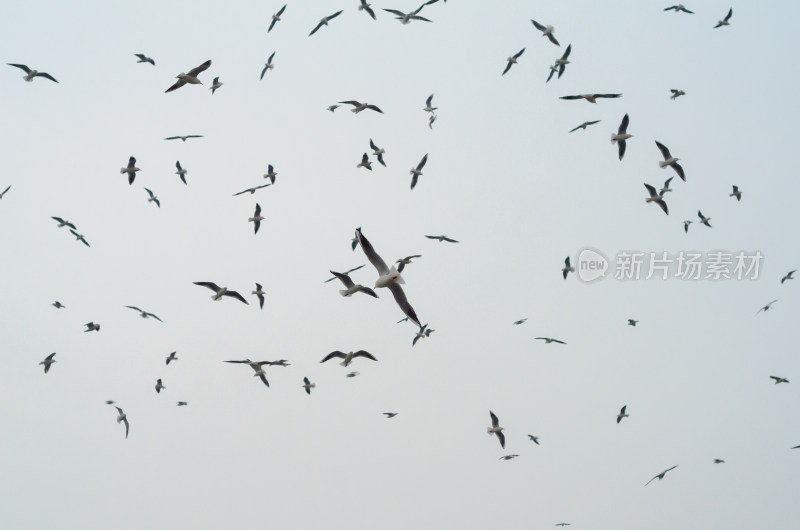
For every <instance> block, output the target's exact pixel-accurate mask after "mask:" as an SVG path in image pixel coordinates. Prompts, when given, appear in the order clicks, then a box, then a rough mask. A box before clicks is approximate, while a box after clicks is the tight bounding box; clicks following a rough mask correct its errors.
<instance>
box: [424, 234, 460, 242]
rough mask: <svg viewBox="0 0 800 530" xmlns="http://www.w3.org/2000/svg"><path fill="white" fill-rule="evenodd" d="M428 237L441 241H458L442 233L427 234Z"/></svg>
mask: <svg viewBox="0 0 800 530" xmlns="http://www.w3.org/2000/svg"><path fill="white" fill-rule="evenodd" d="M425 237H427V238H428V239H436V240H438V241H439V243H441V242H442V241H447V242H448V243H458V241H456V240H455V239H450V238H449V237H447V236H445V235H442V236H425Z"/></svg>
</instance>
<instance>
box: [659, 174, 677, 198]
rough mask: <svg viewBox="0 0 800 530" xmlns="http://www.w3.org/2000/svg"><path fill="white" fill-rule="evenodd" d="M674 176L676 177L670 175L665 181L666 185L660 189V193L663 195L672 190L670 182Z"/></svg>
mask: <svg viewBox="0 0 800 530" xmlns="http://www.w3.org/2000/svg"><path fill="white" fill-rule="evenodd" d="M674 178H675V177H670V178H668V179H667V180H665V181H664V187H663V188H661V189H660V190H658V194H659V195H661V196H662V197H663V196H664V194H665V193H667V192H670V191H672V188H670V187H669V183H670V182H672V179H674Z"/></svg>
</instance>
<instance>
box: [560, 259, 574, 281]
mask: <svg viewBox="0 0 800 530" xmlns="http://www.w3.org/2000/svg"><path fill="white" fill-rule="evenodd" d="M570 272H575V267H573V266H572V265H571V264H570V262H569V256H567V257H566V259H565V260H564V268H562V269H561V274H563V275H564V279H565V280H566V279H567V274H569V273H570Z"/></svg>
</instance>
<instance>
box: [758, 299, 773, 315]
mask: <svg viewBox="0 0 800 530" xmlns="http://www.w3.org/2000/svg"><path fill="white" fill-rule="evenodd" d="M777 301H778V300H777V299H775V300H773V301H772V302H770V303H768V304H767V305H765V306H764V307H762V308H761V309H759V310H758V311H756V315H757V314H759V313H760V312H762V311H769V310H770V309H772V304H774V303H775V302H777Z"/></svg>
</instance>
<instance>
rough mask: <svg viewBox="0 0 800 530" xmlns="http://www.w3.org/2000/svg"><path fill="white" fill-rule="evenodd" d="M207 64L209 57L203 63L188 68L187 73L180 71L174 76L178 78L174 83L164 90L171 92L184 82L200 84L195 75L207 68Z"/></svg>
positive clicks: (208, 64) (209, 64)
mask: <svg viewBox="0 0 800 530" xmlns="http://www.w3.org/2000/svg"><path fill="white" fill-rule="evenodd" d="M209 66H211V59H209V60H208V61H206V62H204V63H203V64H201V65H200V66H198V67H196V68H192V69H191V70H189V73H188V74H184V73H183V72H181V73H180V74H178V75H177V76H176V77H177V78H178V80H177V81H176V82H175V84H174V85H172V86H171V87H169V88H168V89H167V90H166V91H165V92H172V91H173V90H178V89H179V88H180V87H182V86H183V85H185V84H186V83H190V84H192V85H202V83H201V82H200V80H199V79H197V76H198V75H200V74H201V73H202V72H204V71H205V70H207V69H208V67H209Z"/></svg>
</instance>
